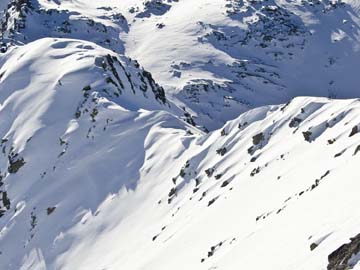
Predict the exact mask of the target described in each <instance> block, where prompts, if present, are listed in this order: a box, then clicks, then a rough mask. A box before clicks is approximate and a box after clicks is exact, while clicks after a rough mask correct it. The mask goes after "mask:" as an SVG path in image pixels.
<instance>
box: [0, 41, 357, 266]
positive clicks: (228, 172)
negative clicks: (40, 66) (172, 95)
mask: <svg viewBox="0 0 360 270" xmlns="http://www.w3.org/2000/svg"><path fill="white" fill-rule="evenodd" d="M53 42H54V41H51V40H46V41H41V43H43V44H41V45H42V46H44V43H45V44H49V43H50V44H53ZM55 44H57V43H56V42H55ZM39 45H40V44H39ZM32 46H34V45H32ZM50 51H51V50H50ZM24 57H26V54H25V56H24ZM33 61H34V60H33ZM33 61H31V62H33ZM35 62H36V61H35ZM70 74H71V73H70ZM85 74H86V72H85V73H83V74H81V76H79V75H78V76H76V77H77V78H79V77H80V78H85ZM15 75H16V76H21V73H19V74H14V75H13V76H15ZM62 81H63V85H64V86H63V87H65V86H67V87H66V88H67V89H68V92H69V94H70V93H71V94H72V95H76V93H77V92H78V91H74V90H73V89H74V86H76V85H77V84H78V82H77V81H72V80H70V78H67V77H65V78H64V79H63V80H62ZM45 89H46V88H45ZM70 89H71V90H70ZM53 91H54V90H43V91H42V93H49V94H50V93H51V92H53ZM56 91H61V89H58V90H56ZM2 92H4V90H3V89H2ZM30 92H31V90H29V89H27V90H26V89H25V90H23V91H22V92H20V93H18V94H17V95H16V96H13V97H8V98H7V99H6V100H4V101H3V102H2V104H6V105H5V106H3V107H2V109H1V112H2V113H3V114H4V111H5V110H6V108H9V107H10V108H13V110H14V112H15V113H14V114H13V115H12V117H15V118H14V119H15V120H13V123H14V124H15V123H16V122H18V121H21V119H22V118H23V117H22V116H21V114H18V113H16V107H17V106H20V105H21V106H22V107H23V110H22V111H26V108H27V106H26V97H27V96H28V95H30ZM93 93H94V94H95V93H96V92H93ZM34 94H35V93H32V95H34ZM96 94H100V93H96ZM77 98H78V99H79V98H80V100H81V99H82V96H81V95H78V97H77ZM73 99H74V103H75V104H73V106H72V110H70V107H68V108H64V107H63V104H62V101H63V95H55V96H53V98H52V99H50V100H52V102H51V106H48V110H42V113H41V112H39V115H38V114H37V113H30V112H29V111H28V114H27V115H29V114H30V115H33V116H34V117H35V116H36V115H38V116H37V117H36V118H37V119H38V121H37V122H39V124H38V125H36V124H34V123H32V122H35V121H30V120H28V121H26V124H23V125H22V128H24V130H23V131H22V132H21V134H24V136H26V137H25V138H28V137H29V136H31V140H27V142H26V141H25V140H23V139H22V138H21V137H19V135H17V134H16V133H13V132H11V128H8V129H9V131H7V134H6V136H3V137H4V138H6V139H7V141H6V142H3V146H5V147H4V149H5V150H4V151H5V153H4V155H3V157H2V164H3V165H2V168H1V171H2V172H3V180H2V182H3V183H4V185H3V187H2V194H6V198H7V200H8V201H9V204H8V209H6V207H7V206H6V202H7V200H5V201H4V197H3V200H2V203H3V205H4V207H3V210H4V213H3V216H2V217H1V219H0V222H1V228H2V229H1V260H0V263H1V269H119V268H120V269H122V268H125V269H169V268H171V269H185V268H186V269H234V268H247V269H254V270H256V269H264V268H270V269H288V270H291V269H326V266H327V264H328V258H327V257H328V255H329V254H330V253H331V252H333V251H335V250H337V249H338V248H339V247H340V246H341V245H342V244H343V243H346V242H348V239H349V238H350V237H353V236H355V235H356V234H357V233H358V226H359V224H360V218H359V217H360V215H359V211H358V208H357V207H356V206H357V205H358V204H359V196H357V189H358V181H357V179H358V177H359V173H358V170H357V164H358V162H359V157H360V153H359V152H358V151H359V143H360V141H359V136H360V133H359V117H358V116H359V110H360V101H359V100H347V101H334V100H328V99H318V98H297V99H295V100H293V101H292V102H291V103H290V104H286V105H281V106H270V107H263V108H259V109H255V110H253V111H250V112H248V113H246V114H244V115H242V116H240V117H239V118H238V119H236V120H234V121H231V122H229V123H227V124H226V125H225V126H224V128H223V129H221V130H217V131H214V132H212V133H210V134H208V135H203V134H201V133H199V132H197V131H196V130H195V129H193V128H191V127H190V126H187V125H185V124H183V122H181V121H179V120H178V119H176V118H175V117H173V116H171V115H170V114H168V113H165V112H161V111H154V112H150V111H145V110H140V111H138V112H136V111H129V110H126V109H125V108H124V106H125V105H123V106H121V105H119V104H118V103H116V102H115V101H114V100H111V99H107V98H105V97H99V100H98V106H99V107H98V108H99V113H98V115H97V116H96V120H95V122H93V121H92V119H91V116H82V117H81V118H79V119H77V120H76V119H74V116H73V113H72V112H73V111H74V109H76V102H75V100H76V98H75V96H73ZM35 100H40V99H39V98H36V99H35ZM47 100H49V98H48V99H47ZM41 107H42V105H41V104H37V106H35V108H41ZM50 109H51V111H52V112H51V113H50V111H49V110H50ZM64 109H65V110H64ZM64 111H66V112H69V113H68V114H64V113H63V112H64ZM50 115H51V116H53V117H56V116H57V115H62V116H64V118H63V119H58V120H57V121H56V122H55V121H53V120H54V119H52V121H49V116H50ZM46 120H47V121H46ZM40 123H41V125H40ZM1 126H2V127H4V126H5V125H4V124H2V125H1ZM89 128H90V129H91V131H90V130H89ZM89 131H90V133H89ZM2 133H5V132H4V131H3V130H2ZM191 134H193V135H191ZM24 136H23V137H24ZM44 149H46V151H44ZM11 153H15V158H11V157H12V156H14V155H13V154H11ZM20 159H22V160H23V163H22V166H17V167H19V168H18V170H17V171H16V172H14V171H12V172H11V173H10V171H11V169H12V168H13V164H15V162H14V160H20ZM15 167H16V166H15ZM5 192H6V193H5ZM313 244H316V245H318V246H317V247H316V248H315V249H314V250H313V251H311V249H310V246H312V245H313ZM259 257H260V258H262V260H258V258H259ZM279 258H282V259H279ZM179 262H181V264H179ZM354 269H357V268H354Z"/></svg>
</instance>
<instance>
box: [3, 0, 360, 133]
mask: <svg viewBox="0 0 360 270" xmlns="http://www.w3.org/2000/svg"><path fill="white" fill-rule="evenodd" d="M10 2H12V3H15V4H13V6H12V7H11V8H9V9H8V14H9V15H8V16H5V18H4V19H3V23H2V24H3V28H4V29H3V30H2V32H3V37H4V39H3V40H6V41H8V42H7V45H9V44H11V43H15V44H19V43H20V44H22V43H27V42H29V41H34V40H36V39H38V38H41V37H49V36H51V37H68V38H76V39H85V40H89V41H92V42H95V43H97V44H98V45H101V46H103V47H106V48H110V49H112V50H115V51H117V52H118V53H125V54H126V55H128V56H130V57H132V58H134V59H137V60H138V61H139V62H140V63H141V65H143V66H144V67H145V68H146V69H147V70H149V71H150V72H151V73H152V74H153V76H154V78H155V80H156V81H157V82H158V83H159V84H161V85H163V87H164V88H165V91H166V92H167V93H168V97H169V99H171V100H173V102H175V103H176V104H177V105H178V106H181V107H182V106H183V107H186V108H187V111H188V112H189V113H190V114H192V115H193V116H194V119H195V122H197V123H198V124H199V125H203V126H205V127H207V128H208V129H210V130H213V129H215V128H220V127H221V126H222V125H223V124H224V123H225V122H226V121H228V120H231V119H234V118H236V117H237V116H238V115H239V113H242V112H245V111H247V110H249V109H251V108H254V107H257V106H262V105H269V104H279V103H285V102H287V101H288V100H289V99H290V98H293V97H295V96H304V95H305V96H324V97H332V98H355V97H358V89H357V85H359V83H360V81H359V78H358V76H356V75H355V74H354V72H356V71H354V67H356V66H357V65H358V62H359V60H360V59H359V57H360V53H359V49H360V47H359V41H360V40H359V37H360V32H359V29H360V18H359V16H360V13H359V12H360V11H359V10H360V8H359V2H358V1H357V0H346V1H328V0H324V1H313V0H306V1H300V0H297V1H290V2H289V1H282V0H271V1H265V0H257V1H247V0H216V1H214V0H200V1H192V0H181V1H163V0H161V1H160V0H152V1H143V0H136V1H134V0H126V1H115V0H102V1H92V2H91V3H89V1H85V0H77V1H73V0H67V1H65V0H62V1H60V0H56V1H55V0H52V1H44V0H31V1H29V0H27V1H19V0H12V1H10ZM19 2H20V3H22V2H24V3H25V4H24V3H23V4H22V8H21V9H20V10H21V12H20V11H17V9H16V6H17V5H16V3H19ZM355 70H356V68H355Z"/></svg>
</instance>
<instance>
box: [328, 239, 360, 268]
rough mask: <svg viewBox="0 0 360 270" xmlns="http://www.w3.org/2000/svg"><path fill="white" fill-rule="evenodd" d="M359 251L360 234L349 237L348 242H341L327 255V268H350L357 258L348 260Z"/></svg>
mask: <svg viewBox="0 0 360 270" xmlns="http://www.w3.org/2000/svg"><path fill="white" fill-rule="evenodd" d="M359 252H360V234H358V235H357V236H355V237H353V238H351V239H350V242H349V243H347V244H343V245H342V246H340V247H339V248H338V249H337V250H335V251H334V252H332V253H331V254H330V255H329V256H328V261H329V264H328V266H327V270H348V269H352V267H354V266H355V265H356V263H357V262H358V260H357V261H356V262H355V261H350V259H352V257H353V256H354V255H357V254H359Z"/></svg>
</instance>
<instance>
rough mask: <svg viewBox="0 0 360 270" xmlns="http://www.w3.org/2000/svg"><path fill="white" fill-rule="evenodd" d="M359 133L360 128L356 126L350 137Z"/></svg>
mask: <svg viewBox="0 0 360 270" xmlns="http://www.w3.org/2000/svg"><path fill="white" fill-rule="evenodd" d="M357 133H359V128H358V126H354V127H353V129H352V130H351V133H350V135H349V137H352V136H354V135H355V134H357Z"/></svg>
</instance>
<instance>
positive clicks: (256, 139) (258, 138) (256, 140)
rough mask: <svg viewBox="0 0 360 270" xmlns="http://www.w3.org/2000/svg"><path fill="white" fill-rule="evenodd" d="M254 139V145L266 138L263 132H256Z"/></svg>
mask: <svg viewBox="0 0 360 270" xmlns="http://www.w3.org/2000/svg"><path fill="white" fill-rule="evenodd" d="M252 140H253V144H254V145H258V144H260V143H261V141H262V140H264V134H263V133H262V132H261V133H259V134H256V135H255V136H253V137H252Z"/></svg>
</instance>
